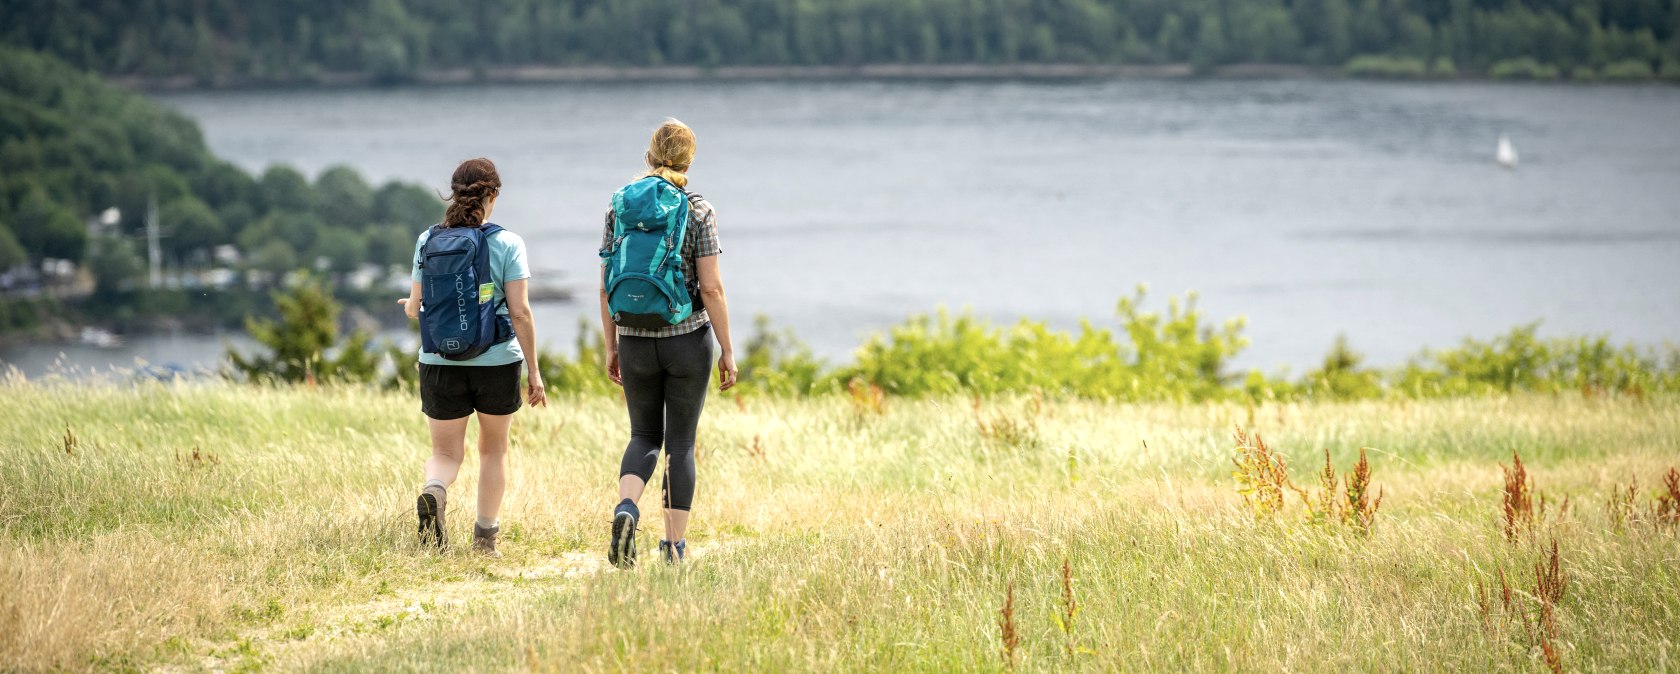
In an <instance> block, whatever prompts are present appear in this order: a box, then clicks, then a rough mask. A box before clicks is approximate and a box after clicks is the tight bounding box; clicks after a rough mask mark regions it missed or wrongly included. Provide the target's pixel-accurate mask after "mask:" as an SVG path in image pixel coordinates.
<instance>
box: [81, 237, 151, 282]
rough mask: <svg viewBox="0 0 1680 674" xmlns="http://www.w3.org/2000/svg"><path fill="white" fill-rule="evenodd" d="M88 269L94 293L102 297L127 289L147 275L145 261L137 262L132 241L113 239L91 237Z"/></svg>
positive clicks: (137, 257)
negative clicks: (91, 277) (91, 276)
mask: <svg viewBox="0 0 1680 674" xmlns="http://www.w3.org/2000/svg"><path fill="white" fill-rule="evenodd" d="M87 266H88V272H89V273H91V274H93V282H94V290H95V292H98V293H99V294H101V295H109V294H110V293H114V292H118V291H122V290H127V289H129V286H130V284H132V283H134V282H137V281H139V280H140V279H141V278H142V277H143V276H144V275H145V273H146V262H145V260H142V259H140V253H139V251H136V250H135V248H134V242H132V241H129V240H127V239H123V238H120V237H115V236H100V237H94V238H93V240H91V241H89V242H88V261H87Z"/></svg>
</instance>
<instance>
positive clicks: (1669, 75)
mask: <svg viewBox="0 0 1680 674" xmlns="http://www.w3.org/2000/svg"><path fill="white" fill-rule="evenodd" d="M1657 76H1658V77H1660V78H1662V79H1664V80H1666V81H1669V82H1680V59H1674V58H1669V59H1663V63H1662V70H1661V71H1660V72H1658V73H1657Z"/></svg>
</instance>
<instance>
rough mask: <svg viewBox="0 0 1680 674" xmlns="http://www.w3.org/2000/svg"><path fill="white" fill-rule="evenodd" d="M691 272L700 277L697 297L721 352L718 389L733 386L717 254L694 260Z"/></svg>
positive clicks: (731, 346)
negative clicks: (700, 301) (704, 309)
mask: <svg viewBox="0 0 1680 674" xmlns="http://www.w3.org/2000/svg"><path fill="white" fill-rule="evenodd" d="M694 266H695V273H696V274H698V275H699V276H700V297H702V298H703V299H704V302H705V305H706V317H707V318H710V319H711V321H712V331H713V334H715V335H716V336H717V342H718V346H719V347H721V348H722V350H723V355H721V356H719V357H718V383H719V389H720V390H724V391H728V390H729V389H732V388H735V376H736V374H737V372H736V370H735V346H734V343H733V342H731V341H730V339H729V300H728V299H727V298H725V297H724V296H723V272H722V271H721V270H719V269H718V256H716V255H709V256H706V257H703V258H700V259H698V260H695V261H694Z"/></svg>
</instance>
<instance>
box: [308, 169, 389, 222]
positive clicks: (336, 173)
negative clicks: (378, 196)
mask: <svg viewBox="0 0 1680 674" xmlns="http://www.w3.org/2000/svg"><path fill="white" fill-rule="evenodd" d="M373 197H374V195H373V190H372V189H371V188H369V187H368V184H367V181H365V180H362V176H361V175H360V174H358V173H356V170H355V169H353V168H350V167H348V166H345V165H343V164H339V165H336V166H333V167H331V168H328V169H327V170H325V171H322V172H321V175H320V176H317V177H316V178H315V212H316V213H317V214H318V215H319V216H320V218H321V221H322V222H324V223H326V224H327V225H329V226H331V227H347V228H350V229H352V230H361V229H362V228H364V227H366V226H368V225H369V224H372V222H373V221H374V198H373Z"/></svg>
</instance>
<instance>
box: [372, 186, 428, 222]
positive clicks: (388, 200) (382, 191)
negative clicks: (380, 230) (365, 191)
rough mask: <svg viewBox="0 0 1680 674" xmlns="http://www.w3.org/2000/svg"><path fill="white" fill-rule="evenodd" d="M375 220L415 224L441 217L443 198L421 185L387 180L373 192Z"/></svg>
mask: <svg viewBox="0 0 1680 674" xmlns="http://www.w3.org/2000/svg"><path fill="white" fill-rule="evenodd" d="M373 205H374V220H376V221H378V222H382V223H396V224H400V225H403V226H406V227H413V228H416V231H418V228H419V227H424V226H428V225H433V224H436V223H437V222H438V221H439V220H441V219H442V218H443V200H442V199H440V198H438V196H437V195H436V194H433V193H432V192H430V191H428V190H427V189H426V188H424V187H420V186H418V185H414V184H410V183H401V182H396V181H392V182H388V183H385V185H384V186H383V187H380V188H379V192H378V193H377V194H375V195H374V198H373Z"/></svg>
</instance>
